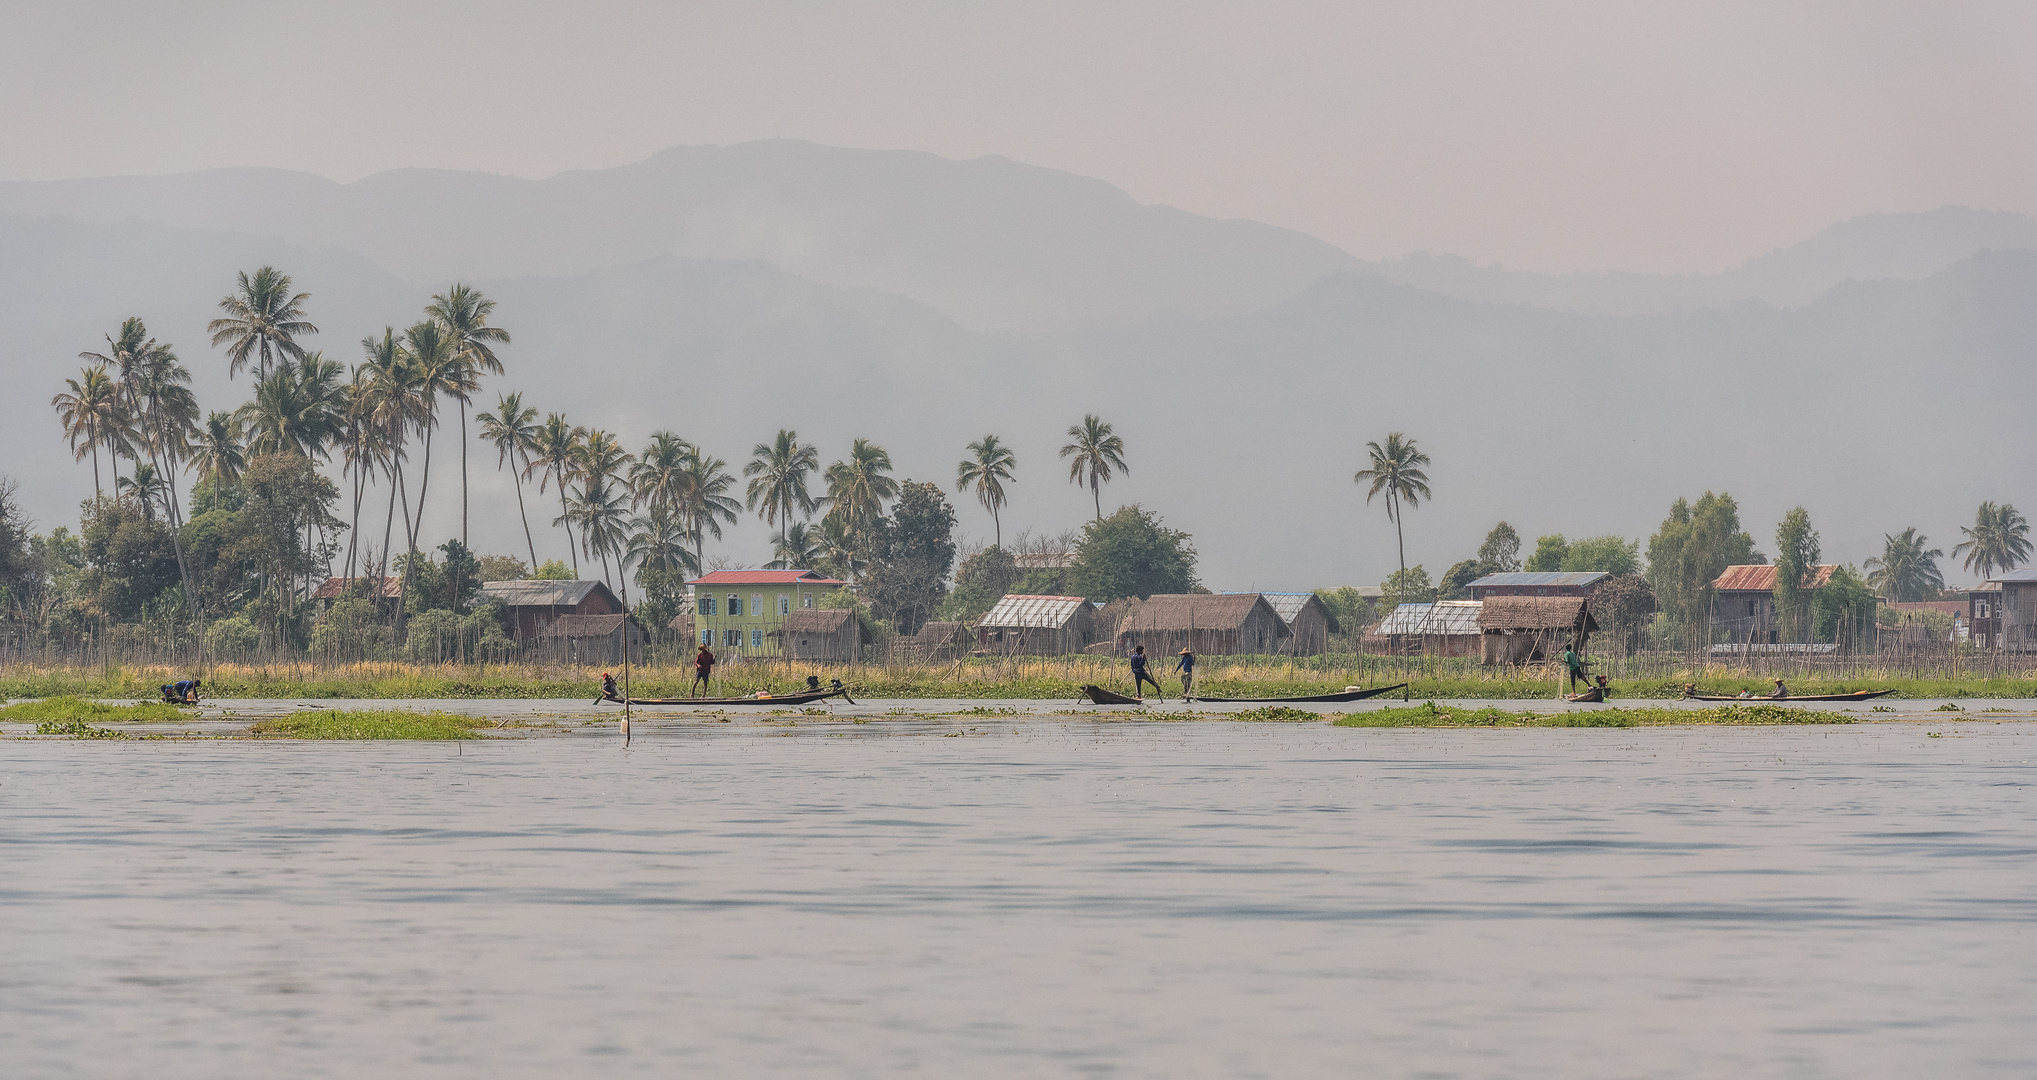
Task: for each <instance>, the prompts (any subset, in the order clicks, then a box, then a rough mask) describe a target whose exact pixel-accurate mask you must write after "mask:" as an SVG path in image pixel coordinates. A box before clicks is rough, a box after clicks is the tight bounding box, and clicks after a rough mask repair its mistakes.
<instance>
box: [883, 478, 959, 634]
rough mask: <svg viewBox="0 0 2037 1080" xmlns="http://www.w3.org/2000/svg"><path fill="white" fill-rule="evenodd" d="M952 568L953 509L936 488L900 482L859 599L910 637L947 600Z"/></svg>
mask: <svg viewBox="0 0 2037 1080" xmlns="http://www.w3.org/2000/svg"><path fill="white" fill-rule="evenodd" d="M954 567H955V508H954V507H952V506H949V505H948V500H947V498H946V497H945V496H943V495H942V494H941V488H940V485H938V484H930V483H914V482H912V481H910V480H908V481H906V482H905V484H903V485H902V486H901V487H900V488H899V492H898V502H897V504H896V505H894V506H893V507H892V509H891V517H890V518H889V519H888V520H886V521H884V523H883V527H882V528H881V529H880V530H879V532H878V537H877V541H876V543H875V544H873V545H872V550H871V556H870V569H869V571H868V572H867V573H865V575H864V577H863V595H864V596H866V597H868V598H869V601H870V610H871V611H873V612H875V613H876V614H877V616H878V617H880V618H882V619H884V620H885V621H887V622H889V623H890V624H891V627H892V629H894V630H896V631H897V632H898V633H900V634H916V633H918V632H919V628H920V627H921V626H922V625H923V624H925V622H926V621H927V619H929V618H931V617H932V616H933V613H934V612H935V611H937V610H939V608H940V606H941V601H942V599H944V598H945V597H946V596H947V595H948V585H947V582H948V572H949V571H950V570H953V569H954Z"/></svg>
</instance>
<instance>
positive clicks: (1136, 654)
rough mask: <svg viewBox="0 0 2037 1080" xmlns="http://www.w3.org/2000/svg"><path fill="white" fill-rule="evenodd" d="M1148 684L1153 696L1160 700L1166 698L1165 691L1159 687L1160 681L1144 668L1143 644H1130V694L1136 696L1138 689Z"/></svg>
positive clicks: (1144, 652)
mask: <svg viewBox="0 0 2037 1080" xmlns="http://www.w3.org/2000/svg"><path fill="white" fill-rule="evenodd" d="M1149 684H1150V685H1151V686H1152V687H1153V694H1154V696H1156V697H1158V698H1159V699H1160V700H1161V701H1165V700H1167V692H1166V691H1165V690H1162V689H1160V683H1159V682H1158V681H1157V680H1155V679H1154V678H1153V675H1152V673H1151V672H1148V671H1147V670H1146V647H1145V646H1144V645H1134V646H1132V696H1133V697H1138V696H1139V691H1140V690H1141V689H1143V688H1144V687H1146V686H1147V685H1149Z"/></svg>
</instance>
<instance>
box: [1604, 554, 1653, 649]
mask: <svg viewBox="0 0 2037 1080" xmlns="http://www.w3.org/2000/svg"><path fill="white" fill-rule="evenodd" d="M1655 611H1656V603H1655V590H1654V589H1652V588H1650V587H1649V585H1648V579H1647V578H1645V577H1642V576H1641V575H1640V574H1636V573H1633V572H1632V571H1627V572H1623V573H1619V574H1614V575H1613V576H1611V577H1608V578H1605V579H1604V580H1602V581H1600V582H1599V585H1598V588H1596V589H1594V590H1592V594H1591V612H1592V618H1593V619H1595V620H1597V622H1598V624H1599V625H1600V626H1602V627H1604V628H1605V631H1606V634H1607V636H1608V640H1611V641H1614V642H1617V643H1619V645H1620V646H1621V648H1622V649H1623V651H1625V652H1629V653H1631V652H1633V651H1634V650H1636V649H1638V648H1640V647H1641V643H1642V637H1643V635H1642V631H1644V630H1645V629H1647V626H1648V624H1649V622H1650V621H1651V620H1652V619H1653V618H1654V615H1655Z"/></svg>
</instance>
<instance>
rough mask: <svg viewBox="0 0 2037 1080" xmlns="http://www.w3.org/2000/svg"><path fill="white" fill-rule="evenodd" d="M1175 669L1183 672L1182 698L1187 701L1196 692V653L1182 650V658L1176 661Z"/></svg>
mask: <svg viewBox="0 0 2037 1080" xmlns="http://www.w3.org/2000/svg"><path fill="white" fill-rule="evenodd" d="M1174 670H1176V671H1178V672H1180V673H1181V700H1183V701H1187V700H1188V699H1189V697H1190V696H1191V695H1193V694H1194V693H1195V654H1194V653H1192V652H1189V651H1188V650H1187V649H1183V650H1181V659H1179V660H1176V661H1175V662H1174Z"/></svg>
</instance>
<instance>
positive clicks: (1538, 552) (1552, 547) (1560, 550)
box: [1521, 533, 1570, 574]
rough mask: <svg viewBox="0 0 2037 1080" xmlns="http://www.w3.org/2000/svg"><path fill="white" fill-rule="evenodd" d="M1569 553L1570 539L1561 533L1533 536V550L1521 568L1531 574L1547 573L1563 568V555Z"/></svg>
mask: <svg viewBox="0 0 2037 1080" xmlns="http://www.w3.org/2000/svg"><path fill="white" fill-rule="evenodd" d="M1568 554H1570V541H1568V540H1565V539H1564V538H1563V534H1562V533H1554V534H1552V535H1549V536H1538V537H1536V538H1535V552H1534V554H1532V555H1529V556H1528V561H1527V563H1526V564H1525V565H1523V566H1522V567H1521V569H1523V570H1526V571H1528V572H1529V573H1533V574H1548V573H1554V572H1555V571H1558V570H1561V569H1563V557H1564V556H1565V555H1568Z"/></svg>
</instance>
